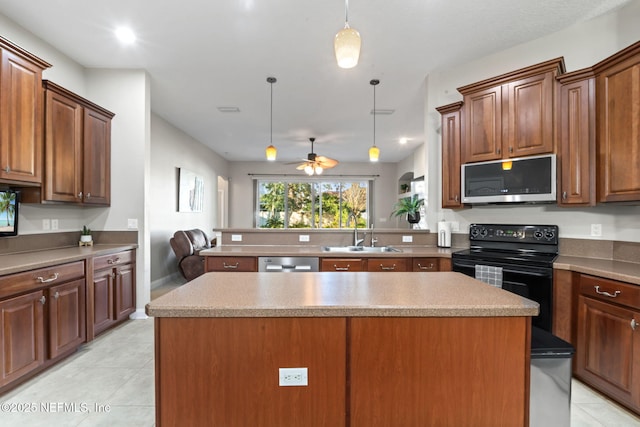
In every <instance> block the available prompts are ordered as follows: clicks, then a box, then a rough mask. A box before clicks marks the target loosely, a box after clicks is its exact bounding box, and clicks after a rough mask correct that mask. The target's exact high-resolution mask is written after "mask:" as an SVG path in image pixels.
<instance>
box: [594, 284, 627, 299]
mask: <svg viewBox="0 0 640 427" xmlns="http://www.w3.org/2000/svg"><path fill="white" fill-rule="evenodd" d="M594 288H595V290H596V294H598V295H604V296H606V297H610V298H615V297H617V296H618V295H620V294H621V293H622V291H615V292H614V293H609V292H607V291H601V290H600V286H594Z"/></svg>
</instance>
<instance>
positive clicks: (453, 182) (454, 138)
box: [437, 102, 462, 208]
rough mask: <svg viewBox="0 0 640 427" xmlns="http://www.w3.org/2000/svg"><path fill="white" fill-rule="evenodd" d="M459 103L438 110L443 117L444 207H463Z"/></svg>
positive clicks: (460, 105)
mask: <svg viewBox="0 0 640 427" xmlns="http://www.w3.org/2000/svg"><path fill="white" fill-rule="evenodd" d="M461 107H462V103H461V102H458V103H455V104H451V105H450V106H446V107H441V108H438V109H437V110H438V111H439V112H440V114H441V115H442V117H441V119H442V207H443V208H460V207H462V197H461V195H460V191H461V185H460V165H461V153H460V150H461V148H462V147H461V143H462V140H461V136H462V135H461V132H462V124H461V110H460V108H461Z"/></svg>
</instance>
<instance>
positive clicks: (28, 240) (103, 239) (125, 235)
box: [0, 231, 138, 254]
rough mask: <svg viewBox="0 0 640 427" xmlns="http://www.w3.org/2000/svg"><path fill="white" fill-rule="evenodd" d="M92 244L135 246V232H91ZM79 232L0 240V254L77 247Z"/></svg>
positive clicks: (33, 235)
mask: <svg viewBox="0 0 640 427" xmlns="http://www.w3.org/2000/svg"><path fill="white" fill-rule="evenodd" d="M91 234H92V236H93V242H94V244H103V245H105V244H120V243H122V244H137V243H138V232H137V231H93V232H92V233H91ZM79 240H80V232H79V231H67V232H62V233H43V234H25V235H20V236H17V237H7V238H2V239H0V254H10V253H20V252H32V251H42V250H47V249H57V248H65V247H71V246H78V241H79Z"/></svg>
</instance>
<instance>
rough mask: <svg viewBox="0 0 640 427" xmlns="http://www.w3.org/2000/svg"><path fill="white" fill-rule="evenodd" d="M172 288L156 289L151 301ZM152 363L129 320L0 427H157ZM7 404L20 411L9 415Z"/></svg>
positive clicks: (592, 421) (28, 393)
mask: <svg viewBox="0 0 640 427" xmlns="http://www.w3.org/2000/svg"><path fill="white" fill-rule="evenodd" d="M172 288H173V286H172V285H167V286H163V287H162V288H157V289H154V290H153V291H152V298H157V296H159V295H161V294H164V293H166V292H168V291H169V290H171V289H172ZM153 361H154V359H153V319H146V320H130V321H128V322H126V323H125V324H123V325H120V326H118V327H116V328H114V329H113V330H110V331H108V332H106V333H104V334H102V335H100V336H99V337H98V338H96V339H95V340H94V341H93V342H91V343H89V344H87V345H84V346H82V347H81V348H80V349H79V350H78V352H76V353H75V354H73V355H72V356H70V357H69V358H67V359H66V360H64V361H63V362H61V363H59V364H58V365H56V366H54V367H52V368H51V369H49V370H48V371H46V372H44V373H42V374H41V375H39V376H37V377H36V378H34V379H32V380H31V381H29V382H27V383H25V384H23V385H21V386H20V387H18V388H17V389H15V390H13V391H11V392H10V393H8V394H6V395H4V396H0V403H2V414H1V415H0V425H2V426H11V427H12V426H19V427H32V426H47V427H62V426H64V427H72V426H79V427H85V426H87V427H89V426H90V427H97V426H105V427H138V426H143V427H146V426H151V427H152V426H155V420H154V419H155V412H154V411H155V409H154V372H153V369H154V367H153ZM571 403H572V404H571V426H570V427H614V426H617V427H632V426H638V427H640V417H637V416H635V415H633V414H631V413H630V412H627V411H625V410H624V409H623V408H621V407H620V406H618V405H616V404H614V403H613V402H611V401H609V400H607V399H605V398H603V397H602V396H600V395H599V394H598V393H596V392H594V391H593V390H591V389H590V388H589V387H587V386H586V385H584V384H582V383H580V382H578V381H575V380H574V381H573V383H572V402H571ZM7 404H9V410H17V409H21V410H22V411H21V412H7V410H6V409H5V408H6V406H7ZM12 404H13V406H12ZM18 405H21V406H20V407H19V406H18ZM29 409H31V410H32V411H31V412H27V411H28V410H29ZM546 427H555V426H546ZM558 427H568V426H558Z"/></svg>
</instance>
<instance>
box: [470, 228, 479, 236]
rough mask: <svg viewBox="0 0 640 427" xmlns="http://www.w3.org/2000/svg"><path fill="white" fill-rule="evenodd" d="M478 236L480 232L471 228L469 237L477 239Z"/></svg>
mask: <svg viewBox="0 0 640 427" xmlns="http://www.w3.org/2000/svg"><path fill="white" fill-rule="evenodd" d="M478 234H480V231H479V230H478V227H472V228H471V236H473V237H478Z"/></svg>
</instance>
